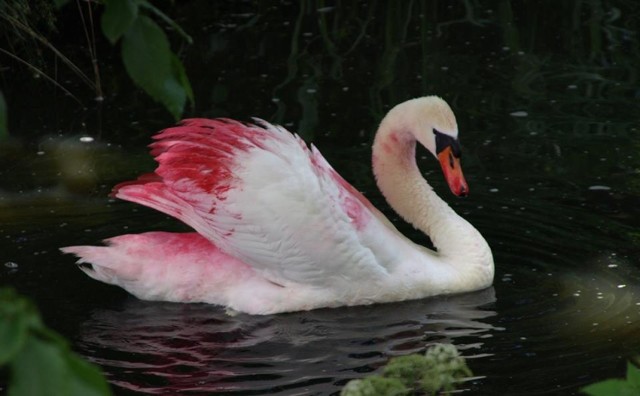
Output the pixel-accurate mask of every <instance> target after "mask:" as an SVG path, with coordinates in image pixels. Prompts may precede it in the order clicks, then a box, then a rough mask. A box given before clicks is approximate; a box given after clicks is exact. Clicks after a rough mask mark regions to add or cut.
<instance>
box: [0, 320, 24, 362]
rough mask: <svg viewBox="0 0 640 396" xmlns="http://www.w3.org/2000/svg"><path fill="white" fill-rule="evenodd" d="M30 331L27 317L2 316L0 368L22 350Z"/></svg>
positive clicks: (0, 321)
mask: <svg viewBox="0 0 640 396" xmlns="http://www.w3.org/2000/svg"><path fill="white" fill-rule="evenodd" d="M28 331H29V321H28V317H27V316H26V315H21V314H20V313H17V315H11V316H4V315H0V366H2V365H4V364H6V363H7V362H8V361H9V360H11V359H13V358H14V356H15V355H16V354H17V353H18V352H19V351H20V349H22V346H23V345H24V343H25V341H26V339H27V333H28Z"/></svg>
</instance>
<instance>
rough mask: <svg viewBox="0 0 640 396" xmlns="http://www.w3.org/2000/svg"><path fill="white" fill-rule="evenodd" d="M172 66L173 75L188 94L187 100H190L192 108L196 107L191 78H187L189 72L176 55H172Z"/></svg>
mask: <svg viewBox="0 0 640 396" xmlns="http://www.w3.org/2000/svg"><path fill="white" fill-rule="evenodd" d="M171 55H172V56H171V66H172V68H173V74H174V75H175V76H176V77H177V79H178V81H179V82H180V85H182V88H183V89H184V92H185V93H186V94H187V98H189V102H190V103H191V106H195V104H196V101H195V99H194V97H193V89H191V83H190V82H189V77H187V72H186V71H185V70H184V66H183V65H182V62H180V59H178V57H177V56H176V55H175V54H174V53H171Z"/></svg>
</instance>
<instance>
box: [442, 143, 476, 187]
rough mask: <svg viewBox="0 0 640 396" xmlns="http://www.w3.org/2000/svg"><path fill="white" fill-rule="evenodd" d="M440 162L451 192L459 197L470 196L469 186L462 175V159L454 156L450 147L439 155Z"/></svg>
mask: <svg viewBox="0 0 640 396" xmlns="http://www.w3.org/2000/svg"><path fill="white" fill-rule="evenodd" d="M438 160H440V166H441V167H442V173H444V178H445V179H446V180H447V183H448V184H449V188H450V189H451V192H452V193H454V194H455V195H456V196H458V197H466V196H467V194H469V186H468V185H467V181H466V180H465V179H464V175H463V174H462V167H461V166H460V158H459V157H456V156H455V155H454V154H453V151H452V149H451V147H450V146H449V147H445V148H444V149H443V150H442V151H440V152H439V153H438Z"/></svg>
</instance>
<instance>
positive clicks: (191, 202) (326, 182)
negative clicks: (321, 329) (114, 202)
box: [62, 119, 386, 312]
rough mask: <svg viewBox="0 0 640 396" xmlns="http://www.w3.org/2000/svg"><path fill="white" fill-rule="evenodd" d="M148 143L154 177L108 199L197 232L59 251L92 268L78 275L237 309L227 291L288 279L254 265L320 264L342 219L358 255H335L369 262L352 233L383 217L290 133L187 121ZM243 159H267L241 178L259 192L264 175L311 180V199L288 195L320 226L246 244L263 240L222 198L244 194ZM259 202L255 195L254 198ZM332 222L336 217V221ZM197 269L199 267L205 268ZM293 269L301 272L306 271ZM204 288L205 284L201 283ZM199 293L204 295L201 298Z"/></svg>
mask: <svg viewBox="0 0 640 396" xmlns="http://www.w3.org/2000/svg"><path fill="white" fill-rule="evenodd" d="M154 140H155V142H153V143H152V144H151V145H150V148H151V154H152V155H153V156H154V157H155V159H156V161H157V162H158V167H157V168H156V170H155V171H154V172H152V173H148V174H144V175H142V176H140V177H139V178H138V179H137V180H133V181H127V182H123V183H120V184H118V185H117V186H115V187H114V189H113V192H112V195H113V196H115V197H117V198H120V199H124V200H128V201H131V202H135V203H139V204H142V205H144V206H148V207H150V208H153V209H156V210H158V211H160V212H163V213H165V214H168V215H170V216H172V217H175V218H177V219H179V220H181V221H182V222H184V223H186V224H188V225H190V226H191V227H193V228H194V229H195V230H196V231H197V233H192V234H185V236H177V235H180V234H170V233H160V232H158V233H146V234H140V235H123V236H120V237H116V238H112V239H110V240H107V243H108V246H106V247H92V246H75V247H68V248H63V249H62V250H63V252H65V253H73V254H76V255H77V256H79V257H80V260H79V263H91V264H92V265H93V267H94V269H93V270H88V269H85V268H83V270H85V272H87V274H89V275H90V276H92V277H94V278H95V279H98V280H101V281H103V282H106V283H111V284H116V285H119V286H121V287H123V288H125V289H126V290H128V291H129V292H131V293H132V294H134V295H136V296H138V297H140V298H142V299H148V300H169V301H185V302H191V301H205V302H209V303H215V304H220V305H226V306H236V307H237V306H238V300H237V298H238V296H237V292H236V290H234V288H237V290H238V291H242V290H243V288H244V289H254V290H255V288H256V287H259V288H261V290H262V292H264V293H275V294H276V295H277V294H279V293H281V292H280V291H279V290H280V288H281V286H280V282H281V281H283V282H284V283H287V282H289V281H291V280H290V279H289V278H285V279H282V278H280V277H279V274H276V275H275V277H274V276H272V274H273V273H272V272H269V271H270V269H267V270H266V271H265V270H264V269H263V268H261V267H260V263H259V262H260V261H261V260H262V257H264V258H265V259H267V260H271V263H280V262H282V261H284V260H288V257H291V256H293V257H295V256H296V255H299V254H302V255H303V256H302V257H304V255H305V254H312V255H318V254H319V255H320V256H318V257H324V256H322V255H323V254H324V253H323V252H324V251H326V252H331V251H332V247H333V246H334V245H335V244H340V243H343V241H344V239H342V238H343V237H339V239H335V238H336V236H335V232H336V231H335V230H337V228H336V227H337V226H336V225H333V222H334V221H335V222H337V223H340V222H341V221H342V222H343V221H344V217H345V216H346V218H348V219H349V220H350V225H344V226H339V227H346V228H347V229H351V231H348V232H349V233H351V236H348V238H352V239H351V240H352V241H353V243H354V245H353V246H354V248H355V249H363V250H362V252H363V253H356V252H359V251H357V250H355V251H354V253H353V255H349V256H345V257H346V258H345V259H346V260H349V261H350V262H351V261H353V260H356V261H358V260H360V261H362V260H370V261H371V260H372V256H371V255H370V251H369V250H368V249H367V248H366V247H360V242H358V237H357V236H355V234H356V233H359V232H362V231H363V230H364V229H365V228H366V226H367V224H369V222H370V221H371V219H372V218H374V217H379V218H381V219H383V220H384V217H383V216H382V214H380V212H378V211H377V210H376V209H375V208H374V207H373V205H372V204H371V203H370V202H369V201H368V200H367V199H366V198H365V197H364V196H363V195H362V194H361V193H359V192H358V191H357V190H355V188H353V187H352V186H351V185H350V184H349V183H347V182H346V181H345V180H344V179H343V178H342V177H341V176H340V175H338V173H337V172H336V171H335V170H334V169H333V168H332V167H331V166H330V165H329V164H328V162H327V161H326V160H325V159H324V157H323V156H322V155H321V154H320V152H319V151H318V150H316V149H315V147H312V148H311V149H310V148H309V147H308V146H307V145H306V143H304V141H303V140H302V139H300V138H299V137H298V136H297V135H292V134H290V133H289V132H287V131H286V130H284V129H282V128H280V127H275V126H273V125H270V124H268V123H265V122H260V124H259V125H253V124H243V123H240V122H237V121H233V120H226V119H218V120H207V119H190V120H185V121H183V122H182V123H181V124H180V125H178V126H176V127H172V128H168V129H165V130H163V131H161V132H160V133H158V134H157V135H155V136H154ZM253 156H260V158H271V159H273V160H274V162H273V164H277V165H271V164H272V163H271V162H269V163H267V165H268V166H273V168H270V167H266V168H263V167H260V166H258V167H254V168H248V169H246V171H247V172H253V171H258V170H259V169H260V170H264V169H266V170H268V172H267V173H266V174H265V176H264V177H265V178H266V179H265V178H262V181H266V182H267V185H269V184H270V183H272V181H271V179H270V177H272V176H270V175H271V174H273V175H274V176H273V178H274V179H273V183H275V184H276V185H278V183H282V182H283V180H286V181H287V183H289V182H292V181H295V180H299V178H301V177H302V178H303V179H306V180H313V182H312V183H311V185H315V186H316V187H314V188H319V190H314V192H313V193H312V192H311V191H307V190H306V188H301V187H298V186H295V185H292V188H293V191H294V193H295V194H301V193H303V194H307V195H306V198H304V199H303V200H302V202H311V201H305V199H306V200H308V199H309V198H313V199H312V201H316V200H317V203H314V204H311V203H310V208H309V213H311V214H313V215H314V216H315V214H314V213H318V208H319V207H322V208H324V209H322V210H328V212H327V213H328V216H327V217H324V218H322V219H316V220H314V221H320V223H318V224H315V225H312V226H311V227H312V228H311V229H313V230H314V231H315V234H312V235H311V236H310V235H309V234H307V230H309V224H308V223H305V224H304V225H303V227H304V228H300V226H299V225H298V226H295V227H297V228H289V229H286V228H285V230H286V232H289V230H290V232H292V233H291V234H282V235H280V234H277V235H274V236H272V237H271V236H270V238H275V239H273V240H272V242H270V243H271V244H266V245H259V244H256V241H258V242H259V241H261V239H254V238H263V237H262V236H259V235H258V236H251V235H250V233H251V232H252V230H253V229H254V227H256V226H257V227H260V226H261V224H260V223H255V221H256V219H255V212H254V219H253V220H252V221H253V222H251V221H250V222H247V221H245V220H244V219H243V208H245V207H246V206H240V207H239V206H238V202H237V201H233V202H230V201H229V200H228V199H229V197H230V196H232V197H237V196H238V195H237V194H235V195H234V194H231V193H232V192H233V191H234V190H237V191H240V192H241V191H243V190H245V189H249V186H246V185H245V183H247V180H246V179H245V177H244V176H243V175H246V173H245V169H244V166H245V164H246V163H247V161H248V160H249V159H251V158H254V157H253ZM248 162H250V161H248ZM294 165H295V166H294ZM283 177H284V179H282V178H283ZM305 183H306V182H305ZM304 185H305V186H306V185H307V184H304ZM250 190H251V189H250ZM251 191H253V190H251ZM281 193H282V200H281V201H283V202H286V200H287V199H290V196H289V193H290V192H289V191H287V190H282V192H281ZM240 194H242V193H240ZM309 194H317V195H309ZM296 196H299V195H296ZM247 197H252V198H251V199H250V201H249V202H247V201H244V202H245V204H244V205H247V204H249V205H253V199H254V198H253V197H254V196H252V195H247ZM259 198H260V197H259V196H257V195H256V196H255V199H256V200H259ZM234 199H235V198H234ZM276 202H277V201H276ZM270 212H271V210H270V207H268V206H265V208H264V213H265V214H267V216H266V217H264V218H260V220H258V221H269V222H271V221H272V220H270V219H269V217H268V213H270ZM279 213H280V214H279V215H277V216H278V217H275V218H273V219H277V221H284V223H283V224H284V225H285V226H288V227H291V224H300V223H299V222H300V220H299V219H304V217H299V216H304V215H303V214H302V213H301V212H297V213H298V214H296V215H294V216H298V218H299V219H298V220H295V221H290V224H287V217H286V216H287V215H288V213H283V212H279ZM283 214H284V215H285V216H284V217H282V215H283ZM341 216H342V219H343V220H340V219H341ZM291 220H293V219H291ZM385 221H386V220H385ZM296 222H297V223H296ZM237 228H238V229H240V231H239V232H240V235H238V236H235V235H234V234H235V233H236V232H237ZM258 229H259V228H258ZM343 230H344V228H343ZM277 232H281V231H280V230H277ZM341 232H345V231H341ZM248 233H249V234H248ZM289 238H294V239H293V242H292V244H291V245H288V246H290V247H289V248H287V249H290V250H282V246H286V245H282V244H281V243H280V242H279V241H281V240H285V241H286V240H287V239H289ZM296 238H300V240H296ZM304 238H306V239H304ZM320 240H326V241H327V242H329V241H333V242H329V243H331V245H329V246H328V247H327V248H326V249H325V248H320V247H319V246H320V245H318V244H317V242H318V241H320ZM298 242H302V243H307V244H308V243H313V245H306V246H307V248H306V249H308V250H306V251H302V253H301V252H300V251H298V250H297V249H298V248H297V246H299V245H298ZM259 243H261V242H259ZM216 245H217V246H216ZM265 248H267V249H274V250H273V252H272V253H270V252H269V251H268V250H261V249H265ZM243 249H248V250H247V251H248V252H249V254H248V255H245V254H244V252H245V251H244V250H243ZM345 254H351V253H345ZM234 256H235V257H234ZM309 257H312V256H309ZM313 257H315V256H313ZM274 258H275V259H274ZM294 260H297V259H296V258H294ZM320 260H322V259H320ZM360 261H359V262H360ZM190 262H192V263H195V264H193V268H191V267H189V265H190V264H189V263H190ZM207 262H209V264H210V265H209V266H207V265H206V263H207ZM315 262H316V261H311V262H310V265H311V267H310V268H313V264H312V263H315ZM319 262H322V261H319ZM341 264H342V261H340V260H338V261H335V265H336V266H337V267H340V266H341ZM236 267H237V268H236ZM265 268H271V267H265ZM292 270H294V272H291V271H290V270H287V269H285V270H284V272H285V273H286V274H287V276H289V275H293V276H297V275H296V274H297V273H296V272H295V271H297V270H296V269H295V268H292ZM300 271H302V272H300V273H301V274H302V273H304V271H307V270H305V269H301V270H300ZM315 271H316V270H311V272H310V273H311V274H314V273H315ZM373 271H374V272H373V273H374V274H377V273H379V272H380V273H382V272H384V270H381V269H375V270H373ZM376 271H378V272H376ZM312 276H315V275H312ZM372 276H376V275H372ZM243 282H244V284H242V283H243ZM311 282H317V281H311ZM190 283H193V288H190V287H189V284H190ZM205 283H206V284H208V286H204V284H205ZM206 288H208V293H209V294H208V295H207V296H206V297H205V294H206V291H205V290H204V289H206ZM234 293H235V297H234V298H236V300H234V301H235V303H234V304H230V303H229V302H228V301H226V300H225V299H228V298H230V297H229V296H230V295H234ZM250 294H251V293H250ZM254 294H255V293H254ZM242 301H244V302H245V303H246V304H248V305H246V306H243V308H241V310H243V311H255V312H260V311H264V306H263V304H268V303H269V302H268V301H263V302H260V301H251V299H248V298H244V299H243V300H242ZM247 307H248V308H247Z"/></svg>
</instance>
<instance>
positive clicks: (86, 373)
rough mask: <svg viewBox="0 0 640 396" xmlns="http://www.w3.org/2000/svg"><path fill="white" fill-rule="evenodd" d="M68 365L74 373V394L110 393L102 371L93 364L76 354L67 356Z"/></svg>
mask: <svg viewBox="0 0 640 396" xmlns="http://www.w3.org/2000/svg"><path fill="white" fill-rule="evenodd" d="M66 362H67V366H68V368H69V370H70V373H71V375H72V379H73V381H72V382H71V394H72V395H78V396H81V395H86V396H94V395H95V396H104V395H110V394H111V391H110V390H109V385H108V384H107V381H106V380H105V379H104V376H103V375H102V372H101V371H100V370H99V369H98V368H97V367H96V366H94V365H93V364H90V363H88V362H85V361H84V360H82V359H81V358H79V357H78V356H76V355H75V354H72V353H69V354H67V356H66Z"/></svg>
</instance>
